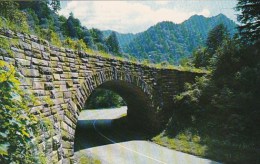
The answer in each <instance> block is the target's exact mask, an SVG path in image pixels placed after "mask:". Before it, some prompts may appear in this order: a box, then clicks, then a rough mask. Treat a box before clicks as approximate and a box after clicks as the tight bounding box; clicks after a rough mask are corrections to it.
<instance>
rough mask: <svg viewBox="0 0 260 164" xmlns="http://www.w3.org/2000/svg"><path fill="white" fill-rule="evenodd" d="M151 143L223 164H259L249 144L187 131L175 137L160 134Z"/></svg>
mask: <svg viewBox="0 0 260 164" xmlns="http://www.w3.org/2000/svg"><path fill="white" fill-rule="evenodd" d="M152 141H153V142H154V143H156V144H159V145H162V146H165V147H168V148H170V149H174V150H177V151H181V152H185V153H188V154H193V155H196V156H200V157H204V158H209V159H212V160H215V161H220V162H223V163H236V164H240V163H241V164H242V163H250V164H257V163H260V153H259V150H257V149H256V148H254V145H253V144H250V143H244V142H241V143H231V142H228V141H224V140H221V139H215V138H210V137H201V136H199V135H198V134H192V133H191V132H189V131H185V132H181V133H179V134H178V135H176V136H169V135H165V134H164V133H161V134H159V135H157V136H155V137H153V138H152Z"/></svg>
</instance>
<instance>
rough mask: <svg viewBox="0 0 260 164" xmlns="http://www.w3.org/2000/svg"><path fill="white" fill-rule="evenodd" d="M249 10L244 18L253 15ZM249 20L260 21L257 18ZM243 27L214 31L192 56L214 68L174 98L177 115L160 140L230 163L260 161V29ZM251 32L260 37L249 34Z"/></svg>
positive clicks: (197, 61)
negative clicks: (231, 31)
mask: <svg viewBox="0 0 260 164" xmlns="http://www.w3.org/2000/svg"><path fill="white" fill-rule="evenodd" d="M241 4H243V5H244V7H246V6H248V5H250V6H252V8H255V7H257V6H258V5H259V3H258V2H254V3H253V1H250V2H249V1H243V3H242V0H240V1H239V3H238V7H240V5H241ZM258 11H259V10H258ZM244 12H247V14H249V15H250V12H248V11H244ZM258 13H259V12H258ZM247 14H245V13H243V14H242V15H241V16H240V17H239V20H240V19H241V17H244V18H243V19H249V20H250V18H251V17H248V16H247ZM258 16H259V15H258ZM258 18H259V17H258ZM248 23H249V24H251V23H253V24H256V25H257V23H256V22H255V20H251V21H249V22H248ZM243 26H246V25H242V27H243ZM242 29H243V28H242ZM243 30H244V29H243ZM243 30H242V31H240V32H241V33H240V36H237V35H236V36H234V37H233V38H230V37H229V35H228V34H227V30H226V29H225V28H224V27H223V25H219V26H216V27H215V28H214V29H213V30H212V31H210V32H209V35H208V38H207V43H206V46H205V47H201V48H200V49H198V50H197V51H196V52H195V53H194V58H193V60H192V61H191V62H192V64H195V66H198V67H205V68H207V69H209V70H210V72H211V73H209V74H207V75H205V76H203V77H200V78H197V79H196V83H194V84H186V89H185V91H184V92H183V93H181V94H179V95H177V96H176V97H175V98H174V101H175V108H174V110H173V115H172V117H171V118H170V120H169V122H168V124H167V126H166V129H165V131H163V132H162V133H161V134H160V135H158V136H157V137H155V138H154V141H155V142H157V143H159V144H162V145H165V146H168V147H171V148H174V149H177V150H181V151H184V152H189V153H192V154H195V155H200V156H206V157H209V158H212V159H215V160H218V161H222V162H224V163H259V162H260V158H259V157H260V155H259V146H260V142H259V135H260V134H259V126H258V123H259V122H260V120H259V118H260V111H259V109H260V102H259V99H260V85H259V84H260V56H259V51H260V49H259V47H260V43H259V37H260V34H259V33H258V34H256V32H255V31H254V30H251V29H247V31H246V32H245V31H243ZM246 33H248V35H257V37H254V38H255V39H253V38H251V39H250V40H248V37H249V36H246ZM245 41H247V42H246V44H245Z"/></svg>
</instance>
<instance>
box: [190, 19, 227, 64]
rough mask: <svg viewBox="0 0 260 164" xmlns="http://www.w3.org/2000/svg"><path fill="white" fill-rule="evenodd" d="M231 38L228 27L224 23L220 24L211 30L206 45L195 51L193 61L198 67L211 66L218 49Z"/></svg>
mask: <svg viewBox="0 0 260 164" xmlns="http://www.w3.org/2000/svg"><path fill="white" fill-rule="evenodd" d="M227 39H229V34H228V31H227V28H226V27H225V26H224V25H223V24H219V25H217V26H216V27H214V28H213V29H212V30H210V31H209V34H208V37H207V39H206V47H204V48H199V49H197V50H195V51H194V52H193V63H194V65H195V66H196V67H210V66H211V64H212V62H213V61H214V58H215V57H216V51H217V49H218V48H219V47H221V45H222V44H223V43H224V41H225V40H227Z"/></svg>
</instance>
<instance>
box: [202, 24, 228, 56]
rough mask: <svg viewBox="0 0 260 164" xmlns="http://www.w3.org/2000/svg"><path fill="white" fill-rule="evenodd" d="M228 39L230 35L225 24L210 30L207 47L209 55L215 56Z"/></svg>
mask: <svg viewBox="0 0 260 164" xmlns="http://www.w3.org/2000/svg"><path fill="white" fill-rule="evenodd" d="M228 37H229V34H228V31H227V28H226V27H225V26H224V24H219V25H217V26H216V27H214V28H213V29H212V30H210V32H209V34H208V37H207V40H206V46H207V48H208V52H209V54H211V55H212V54H214V53H215V52H216V50H217V49H218V47H220V46H221V44H222V43H223V41H224V40H225V39H227V38H228Z"/></svg>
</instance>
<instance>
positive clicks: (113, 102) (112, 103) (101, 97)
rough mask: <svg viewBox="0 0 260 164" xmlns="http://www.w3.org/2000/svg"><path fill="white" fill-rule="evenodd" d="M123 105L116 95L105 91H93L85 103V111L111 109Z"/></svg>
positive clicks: (122, 101) (120, 98)
mask: <svg viewBox="0 0 260 164" xmlns="http://www.w3.org/2000/svg"><path fill="white" fill-rule="evenodd" d="M123 105H125V102H124V100H123V99H122V97H120V96H119V95H118V94H116V93H114V92H112V91H110V90H106V89H95V91H94V92H93V93H92V94H91V96H90V97H89V98H88V100H87V101H86V106H85V108H86V109H99V108H113V107H120V106H123Z"/></svg>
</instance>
